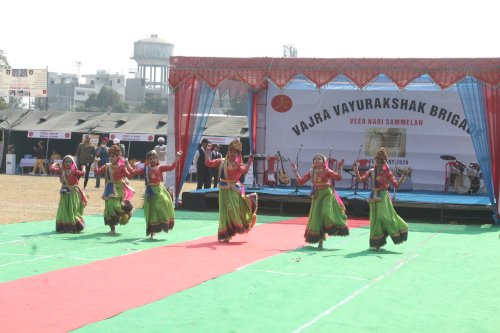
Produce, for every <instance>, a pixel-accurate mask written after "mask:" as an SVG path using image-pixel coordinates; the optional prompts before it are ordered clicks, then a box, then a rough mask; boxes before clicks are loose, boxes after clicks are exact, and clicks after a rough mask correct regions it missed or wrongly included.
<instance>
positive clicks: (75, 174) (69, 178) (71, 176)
mask: <svg viewBox="0 0 500 333" xmlns="http://www.w3.org/2000/svg"><path fill="white" fill-rule="evenodd" d="M50 171H52V172H54V173H55V174H56V175H59V177H60V178H62V177H63V176H66V184H65V185H70V186H74V185H78V180H79V179H80V177H83V176H85V172H83V171H82V170H78V169H74V170H73V171H71V170H63V169H62V168H61V167H60V166H59V165H51V166H50Z"/></svg>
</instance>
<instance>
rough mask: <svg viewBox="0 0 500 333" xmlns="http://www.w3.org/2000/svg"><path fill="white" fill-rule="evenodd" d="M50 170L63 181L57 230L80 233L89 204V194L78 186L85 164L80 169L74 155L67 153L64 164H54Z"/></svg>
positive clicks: (83, 173)
mask: <svg viewBox="0 0 500 333" xmlns="http://www.w3.org/2000/svg"><path fill="white" fill-rule="evenodd" d="M50 171H52V172H53V173H55V174H56V175H59V180H60V181H61V190H60V191H59V193H60V197H59V206H58V207H57V215H56V231H57V232H61V233H64V232H69V233H78V232H80V231H82V230H83V229H84V228H85V222H84V220H83V209H84V208H85V206H86V205H87V196H86V195H85V193H84V192H83V191H82V189H81V188H80V187H79V186H78V180H79V179H80V177H82V176H84V175H85V165H82V170H78V169H77V168H76V163H75V160H74V159H73V156H70V155H67V156H64V158H63V160H62V165H61V164H59V163H55V164H52V165H51V166H50Z"/></svg>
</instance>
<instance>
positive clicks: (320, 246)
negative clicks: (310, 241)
mask: <svg viewBox="0 0 500 333" xmlns="http://www.w3.org/2000/svg"><path fill="white" fill-rule="evenodd" d="M318 249H320V250H323V241H322V240H320V241H319V243H318Z"/></svg>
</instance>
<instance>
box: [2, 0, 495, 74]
mask: <svg viewBox="0 0 500 333" xmlns="http://www.w3.org/2000/svg"><path fill="white" fill-rule="evenodd" d="M492 4H495V1H492V0H475V1H472V2H464V1H458V0H453V1H451V0H417V1H411V2H410V1H406V0H377V1H374V0H309V1H298V0H287V1H283V0H253V1H251V2H248V1H238V0H231V1H230V0H212V1H209V0H191V1H190V0H178V1H171V0H141V1H133V0H130V1H123V0H120V1H116V0H100V1H97V0H86V1H81V2H75V1H68V0H64V1H63V0H49V1H40V0H24V1H23V2H22V3H17V2H15V1H7V2H3V3H2V4H1V5H0V11H1V12H2V15H1V17H2V19H1V20H0V50H4V52H5V53H6V55H7V59H8V61H9V63H10V65H11V67H12V68H33V69H37V68H48V70H49V71H50V72H58V73H74V74H78V72H79V73H80V74H81V75H83V74H95V72H96V71H97V70H100V69H103V70H106V71H107V72H108V73H112V74H115V73H119V74H124V75H126V76H127V77H129V76H130V74H129V70H130V69H131V68H132V69H135V68H136V67H137V65H136V64H135V62H134V61H133V60H131V59H130V58H131V57H132V56H133V51H134V42H137V41H139V40H141V39H143V38H148V37H150V36H151V35H153V34H156V35H158V37H159V38H161V39H163V40H166V41H168V42H169V43H171V44H173V45H174V51H173V55H174V56H200V57H245V58H246V57H282V56H283V46H284V45H293V47H295V49H296V50H297V55H298V57H303V58H346V57H348V58H476V57H481V58H482V57H500V42H499V38H498V35H499V31H500V27H499V23H498V9H497V8H494V7H491V6H492ZM77 63H80V66H78V65H77Z"/></svg>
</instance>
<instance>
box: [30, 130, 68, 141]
mask: <svg viewBox="0 0 500 333" xmlns="http://www.w3.org/2000/svg"><path fill="white" fill-rule="evenodd" d="M28 138H42V139H66V140H69V139H71V132H64V131H28Z"/></svg>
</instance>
